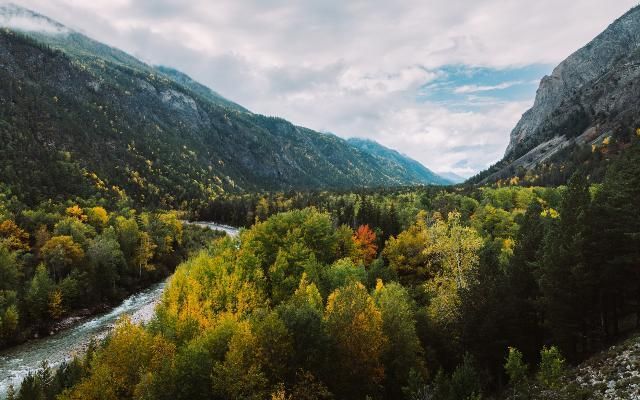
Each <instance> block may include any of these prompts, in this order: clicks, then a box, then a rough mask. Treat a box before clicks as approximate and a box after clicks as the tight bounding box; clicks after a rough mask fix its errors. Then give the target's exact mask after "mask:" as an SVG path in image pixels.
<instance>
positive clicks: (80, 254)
mask: <svg viewBox="0 0 640 400" xmlns="http://www.w3.org/2000/svg"><path fill="white" fill-rule="evenodd" d="M40 256H41V257H42V259H43V260H44V262H45V263H46V265H47V266H48V267H49V268H50V269H51V273H52V275H53V280H55V281H56V282H57V281H59V280H61V279H63V278H64V277H65V276H67V274H68V273H69V272H70V270H71V268H72V267H73V266H75V265H79V264H80V262H81V261H82V259H83V258H84V251H83V250H82V247H80V245H79V244H78V243H76V242H75V241H74V240H73V238H72V237H71V236H54V237H52V238H51V239H49V240H48V241H47V242H46V243H45V244H44V246H42V248H41V249H40Z"/></svg>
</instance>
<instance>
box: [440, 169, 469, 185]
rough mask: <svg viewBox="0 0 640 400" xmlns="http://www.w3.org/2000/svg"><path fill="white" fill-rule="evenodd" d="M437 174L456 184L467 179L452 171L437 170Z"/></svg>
mask: <svg viewBox="0 0 640 400" xmlns="http://www.w3.org/2000/svg"><path fill="white" fill-rule="evenodd" d="M438 175H440V176H441V177H443V178H445V179H447V180H450V181H451V182H453V183H456V184H457V183H462V182H464V181H466V180H467V178H464V177H462V176H460V175H458V174H456V173H453V172H438Z"/></svg>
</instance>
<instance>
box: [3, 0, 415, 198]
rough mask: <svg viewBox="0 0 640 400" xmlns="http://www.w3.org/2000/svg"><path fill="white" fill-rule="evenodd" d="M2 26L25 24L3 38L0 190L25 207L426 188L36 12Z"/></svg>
mask: <svg viewBox="0 0 640 400" xmlns="http://www.w3.org/2000/svg"><path fill="white" fill-rule="evenodd" d="M0 15H3V16H4V17H3V18H0V21H4V24H5V25H8V26H14V27H15V21H16V19H15V15H19V16H20V18H21V20H26V21H31V22H30V24H31V25H29V24H24V23H21V24H19V25H18V27H22V26H25V25H27V26H26V28H25V29H26V30H27V32H26V33H25V32H21V33H16V32H15V31H13V30H8V29H5V30H3V31H2V32H1V33H0V141H2V143H5V144H6V146H3V147H2V148H0V183H4V184H5V185H7V186H9V188H10V189H13V191H14V192H15V193H18V194H20V195H21V196H23V197H24V200H27V201H41V200H44V199H48V198H60V199H62V198H65V197H68V196H73V195H82V196H90V195H94V196H107V197H114V196H115V197H118V196H122V195H123V194H124V193H126V194H128V195H129V196H130V197H132V198H133V199H134V200H135V201H137V202H140V203H141V204H164V205H168V206H182V205H186V203H187V202H198V201H204V200H205V199H207V198H209V197H211V196H213V195H215V194H216V193H220V192H224V191H243V190H245V191H246V190H289V189H317V188H348V187H355V186H358V187H363V186H364V187H373V186H398V185H410V184H421V183H424V181H423V180H422V179H418V177H416V176H415V174H413V173H409V172H407V171H405V170H404V169H403V168H402V167H400V166H393V168H390V164H389V162H390V161H383V160H381V159H379V158H376V157H374V156H372V155H369V154H367V153H365V152H362V151H358V150H357V149H354V148H353V147H352V146H351V145H350V144H349V143H347V142H346V141H345V140H343V139H340V138H338V137H335V136H333V135H329V134H322V133H318V132H315V131H312V130H310V129H306V128H302V127H298V126H295V125H293V124H291V123H289V122H287V121H285V120H282V119H279V118H272V117H265V116H262V115H257V114H253V113H251V112H249V111H247V110H246V109H244V108H243V107H241V106H239V105H237V104H235V103H233V102H230V101H229V100H226V99H224V98H223V97H221V96H220V95H218V94H217V93H215V92H213V91H211V90H209V89H208V88H206V87H204V86H202V85H200V84H198V83H197V82H194V81H193V80H191V79H190V78H188V77H187V76H186V75H184V74H181V73H179V72H177V71H173V70H171V69H167V68H154V67H150V66H148V65H146V64H144V63H142V62H140V61H139V60H136V59H135V58H133V57H131V56H129V55H127V54H126V53H123V52H121V51H119V50H117V49H113V48H111V47H108V46H106V45H103V44H100V43H98V42H95V41H93V40H91V39H89V38H87V37H85V36H83V35H81V34H78V33H76V32H73V31H71V30H70V29H68V28H66V27H63V26H62V25H60V24H57V23H55V22H53V21H51V20H49V19H48V18H46V17H42V16H39V15H38V14H35V13H33V12H31V11H28V10H25V9H22V8H19V7H17V6H4V7H0ZM7 21H9V22H7ZM34 21H35V22H34ZM22 22H24V21H22ZM34 24H35V26H36V27H37V31H35V32H33V31H31V30H30V29H31V28H30V26H33V25H34ZM43 26H44V28H43Z"/></svg>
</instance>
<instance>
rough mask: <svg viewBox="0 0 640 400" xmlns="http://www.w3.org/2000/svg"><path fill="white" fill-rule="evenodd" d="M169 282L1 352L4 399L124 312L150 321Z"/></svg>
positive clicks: (80, 347)
mask: <svg viewBox="0 0 640 400" xmlns="http://www.w3.org/2000/svg"><path fill="white" fill-rule="evenodd" d="M192 223H193V224H196V225H200V226H206V227H207V228H209V229H213V230H220V231H224V232H226V233H227V234H228V235H230V236H236V235H237V234H238V229H237V228H233V227H230V226H226V225H218V224H215V223H212V222H192ZM169 279H170V278H169ZM167 280H168V279H167ZM166 284H167V281H164V282H160V283H157V284H155V285H153V286H151V287H149V288H147V289H145V290H143V291H141V292H138V293H136V294H134V295H131V296H130V297H128V298H127V299H125V300H124V301H123V302H122V303H121V304H120V305H119V306H117V307H115V308H113V309H112V310H111V311H109V312H107V313H105V314H101V315H97V316H94V317H92V318H91V319H88V320H86V321H84V322H81V323H79V324H78V325H76V326H74V327H71V328H69V329H66V330H63V331H60V332H58V333H56V334H55V335H52V336H47V337H43V338H41V339H33V340H29V341H28V342H25V343H23V344H21V345H18V346H15V347H11V348H9V349H6V350H3V351H2V352H0V399H3V398H4V396H5V395H6V393H7V390H8V389H9V385H14V387H15V388H16V390H17V389H18V386H19V385H20V382H22V379H23V378H24V377H25V376H26V375H27V374H28V373H29V372H31V371H35V370H37V369H38V368H39V366H40V364H41V363H42V360H47V361H48V362H49V365H50V366H52V367H54V366H58V365H60V364H61V363H62V362H64V361H68V360H70V359H71V358H73V356H74V355H75V354H79V353H82V352H83V351H84V349H86V347H87V345H88V344H89V342H90V341H91V339H92V338H98V339H101V338H104V337H105V336H106V335H107V334H108V333H109V332H110V331H111V329H113V326H114V324H115V322H116V321H117V320H118V318H120V317H121V316H123V315H127V314H128V315H130V316H131V319H132V320H133V321H134V322H136V323H146V322H148V321H149V320H150V319H151V318H152V317H153V312H154V309H155V306H156V304H157V303H158V301H159V300H160V297H161V295H162V291H163V290H164V287H165V285H166Z"/></svg>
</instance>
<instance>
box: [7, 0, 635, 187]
mask: <svg viewBox="0 0 640 400" xmlns="http://www.w3.org/2000/svg"><path fill="white" fill-rule="evenodd" d="M15 3H16V4H19V5H22V6H25V7H28V8H30V9H32V10H34V11H37V12H40V13H42V14H45V15H47V16H49V17H51V18H53V19H55V20H58V21H59V22H61V23H63V24H65V25H67V26H69V27H71V28H73V29H75V30H78V31H81V32H83V33H85V34H87V35H88V36H91V37H93V38H94V39H97V40H99V41H102V42H105V43H107V44H110V45H112V46H115V47H118V48H121V49H123V50H125V51H127V52H129V53H131V54H133V55H135V56H137V57H139V58H141V59H143V60H144V61H146V62H148V63H151V64H162V65H167V66H171V67H174V68H177V69H180V70H182V71H184V72H186V73H188V74H189V75H191V76H192V77H194V78H195V79H196V80H198V81H200V82H202V83H205V84H206V85H208V86H210V87H211V88H213V89H214V90H216V91H217V92H219V93H221V94H222V95H224V96H225V97H227V98H229V99H231V100H233V101H236V102H237V103H239V104H241V105H243V106H245V107H247V108H249V109H250V110H252V111H254V112H258V113H262V114H268V115H277V116H280V117H283V118H286V119H288V120H290V121H292V122H294V123H296V124H298V125H303V126H306V127H309V128H313V129H315V130H318V131H327V132H333V133H335V134H337V135H339V136H342V137H353V136H357V137H366V138H371V139H374V140H377V141H378V142H380V143H382V144H384V145H386V146H389V147H392V148H395V149H398V150H399V151H401V152H403V153H405V154H407V155H409V156H411V157H413V158H415V159H417V160H419V161H421V162H422V163H423V164H425V165H426V166H428V167H429V168H431V169H433V170H435V171H453V172H455V173H458V174H460V175H463V176H469V175H472V174H473V173H475V172H477V171H479V170H482V169H484V168H486V167H487V166H489V165H490V164H491V163H493V162H495V161H497V160H498V159H499V158H500V157H501V156H502V154H503V153H504V150H505V148H506V145H507V143H508V138H509V132H510V131H511V129H512V128H513V126H514V125H515V123H516V122H517V120H518V119H519V117H520V115H521V114H522V113H523V112H524V111H525V110H526V109H527V108H529V107H530V106H531V105H532V103H533V98H534V96H535V90H536V88H537V85H538V82H539V80H540V78H542V76H544V75H545V74H549V73H550V72H551V70H552V69H553V67H554V66H555V65H556V64H557V63H559V62H560V61H562V60H563V59H564V58H565V57H566V56H568V55H569V54H570V53H571V52H573V51H575V50H577V49H578V48H580V47H581V46H583V45H584V44H586V43H587V42H588V41H589V40H591V39H592V38H593V37H594V36H596V35H597V34H598V33H599V32H601V31H602V30H603V29H605V28H606V27H607V25H608V24H610V23H611V22H613V20H614V19H615V18H617V17H618V16H620V15H622V14H623V13H624V12H625V11H627V10H628V9H629V8H631V7H632V6H634V5H635V4H636V3H637V0H611V1H603V0H537V1H529V0H405V1H388V0H366V1H360V0H355V1H350V0H347V1H345V0H298V1H294V0H289V1H283V0H246V1H245V0H91V1H86V0H17V1H15Z"/></svg>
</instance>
